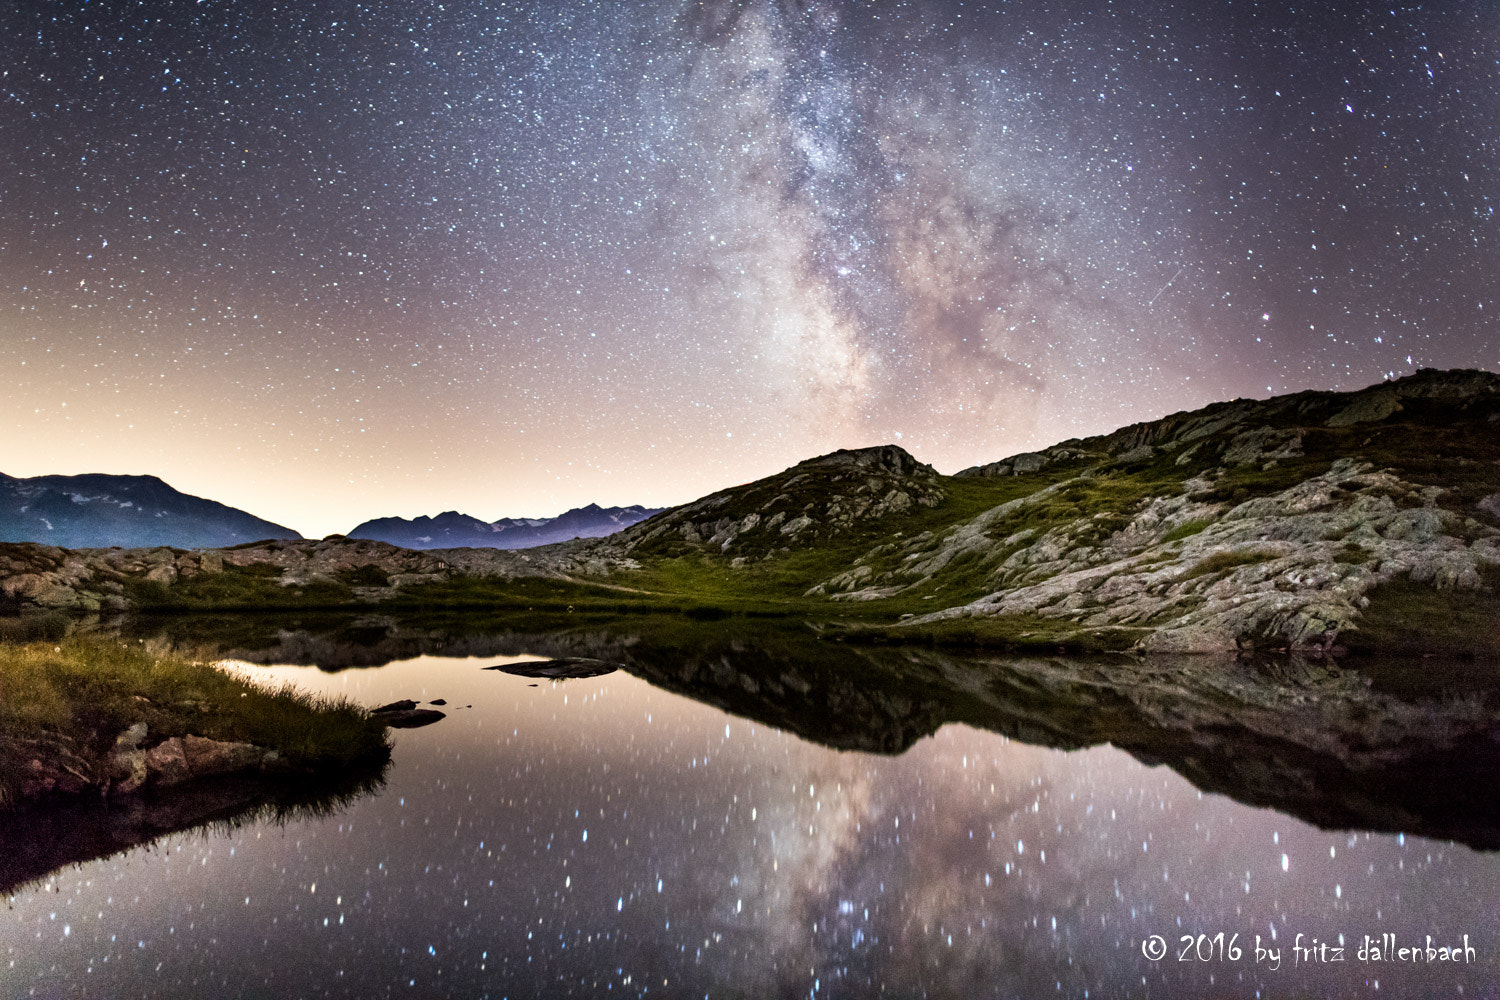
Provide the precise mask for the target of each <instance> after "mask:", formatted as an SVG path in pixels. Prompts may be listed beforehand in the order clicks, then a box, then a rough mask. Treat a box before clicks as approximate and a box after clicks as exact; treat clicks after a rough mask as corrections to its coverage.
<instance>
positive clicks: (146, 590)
mask: <svg viewBox="0 0 1500 1000" xmlns="http://www.w3.org/2000/svg"><path fill="white" fill-rule="evenodd" d="M365 568H369V569H374V567H365ZM282 572H283V570H282V569H281V567H279V566H273V565H271V564H270V563H251V564H250V565H248V566H235V565H225V567H224V569H223V571H222V572H219V573H199V574H197V575H195V576H192V577H188V578H185V579H184V578H180V577H179V578H178V579H177V580H175V581H173V582H172V583H170V584H165V583H159V582H157V581H155V580H141V579H135V578H126V579H124V580H122V581H121V583H122V584H123V586H124V588H125V595H126V597H127V598H128V599H129V600H130V601H131V604H132V606H133V607H135V608H136V609H138V610H140V611H168V610H184V611H214V610H223V609H228V608H246V609H250V608H254V609H287V608H334V607H339V606H342V605H346V604H352V603H354V591H353V589H352V588H351V586H350V585H349V583H347V582H344V581H337V582H335V581H332V580H327V581H314V582H312V583H306V584H297V585H293V586H285V585H283V584H282V583H281V580H280V577H281V575H282ZM353 572H355V573H359V572H360V570H355V571H353ZM376 572H378V570H377V571H376ZM381 575H382V576H383V575H384V574H381Z"/></svg>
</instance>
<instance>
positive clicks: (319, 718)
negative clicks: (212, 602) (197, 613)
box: [0, 638, 390, 805]
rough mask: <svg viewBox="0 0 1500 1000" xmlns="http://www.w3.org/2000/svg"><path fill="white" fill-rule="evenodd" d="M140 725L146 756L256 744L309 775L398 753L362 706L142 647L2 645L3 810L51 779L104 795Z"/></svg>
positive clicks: (88, 641)
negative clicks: (182, 743)
mask: <svg viewBox="0 0 1500 1000" xmlns="http://www.w3.org/2000/svg"><path fill="white" fill-rule="evenodd" d="M141 722H144V723H145V724H146V727H147V734H148V735H147V737H146V741H145V745H146V746H150V745H154V744H156V743H159V742H161V741H162V740H165V739H170V738H172V737H181V736H186V735H195V736H201V737H205V738H208V739H213V740H223V741H231V742H242V743H253V744H255V745H256V746H259V747H263V748H267V749H271V750H275V751H277V752H278V753H279V754H280V755H281V758H282V760H283V761H284V762H285V764H286V765H287V766H288V767H289V768H292V769H296V770H303V771H325V770H326V771H338V770H341V769H344V768H348V767H351V766H355V765H359V764H370V763H378V762H379V761H381V760H384V759H385V758H386V757H387V756H388V754H389V752H390V748H389V744H388V743H387V740H386V735H385V727H384V725H383V724H382V723H380V722H377V721H374V720H371V719H370V718H369V717H368V716H367V715H366V714H365V712H364V711H363V710H362V709H360V708H359V707H357V706H355V705H353V704H351V703H348V702H344V701H329V700H326V699H320V698H313V697H310V696H308V695H306V694H302V693H299V692H296V691H293V690H289V689H282V690H275V691H273V690H267V689H265V688H261V687H258V686H256V685H254V684H251V683H248V682H246V681H244V680H241V679H239V678H237V677H234V676H232V675H231V674H228V673H225V672H224V671H222V670H219V669H217V668H215V667H213V666H211V665H209V664H207V663H204V662H198V661H194V660H190V659H187V658H184V657H181V656H175V655H169V654H163V653H156V652H152V651H151V650H149V649H148V648H146V646H145V645H144V644H141V643H135V644H131V643H124V642H116V641H112V640H107V639H99V638H73V639H66V640H63V641H61V642H59V643H51V642H38V643H30V644H28V645H0V805H3V804H5V803H9V802H11V801H13V800H14V799H15V798H16V797H17V796H18V795H20V794H22V792H23V791H24V790H26V789H27V787H28V785H34V784H35V783H36V781H37V780H38V779H39V777H41V776H45V775H47V774H55V775H58V776H60V777H61V778H62V780H61V781H60V782H59V784H60V786H61V787H63V788H65V789H66V788H68V787H71V786H74V785H79V786H81V788H88V787H92V786H96V785H99V784H101V783H102V778H103V777H104V775H105V769H106V763H105V762H106V760H107V758H108V756H109V753H110V751H111V749H112V748H113V746H114V743H115V739H116V738H117V737H118V736H119V735H120V734H121V733H122V732H124V731H125V730H126V729H127V728H129V727H130V726H132V725H135V724H136V723H141Z"/></svg>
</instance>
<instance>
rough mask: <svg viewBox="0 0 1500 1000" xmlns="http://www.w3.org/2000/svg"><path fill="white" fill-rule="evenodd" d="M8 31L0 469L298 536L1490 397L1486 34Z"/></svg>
mask: <svg viewBox="0 0 1500 1000" xmlns="http://www.w3.org/2000/svg"><path fill="white" fill-rule="evenodd" d="M1097 6H1098V5H1096V7H1097ZM10 8H11V9H10V10H9V11H8V17H7V19H6V22H5V26H4V27H3V28H0V32H3V36H0V37H3V38H4V44H5V45H6V50H5V51H6V55H7V57H8V58H7V60H6V63H5V66H6V68H5V70H4V71H3V76H0V129H3V131H4V134H5V135H6V137H7V142H6V143H5V144H4V149H3V150H0V184H3V185H4V191H5V197H4V198H0V256H3V260H4V267H0V366H3V367H4V368H5V370H6V372H7V373H9V374H10V375H11V382H12V385H13V387H14V388H13V391H11V392H9V393H8V394H6V396H5V397H4V398H3V399H0V421H3V422H5V424H6V429H7V430H8V431H9V432H10V433H9V435H8V438H7V441H8V443H10V444H11V450H10V452H9V453H8V457H7V459H6V461H7V463H8V464H7V467H6V469H5V471H6V472H7V473H10V474H18V473H25V474H30V473H36V472H67V471H111V472H117V471H129V472H142V471H150V472H155V473H158V474H161V475H163V476H165V477H166V478H167V479H168V480H169V481H171V482H172V483H173V484H174V485H177V486H179V487H181V488H186V489H189V490H190V491H192V492H195V493H200V494H205V495H209V496H213V497H216V498H220V499H223V500H227V501H230V502H233V503H236V504H238V505H241V506H246V507H248V508H251V509H254V510H255V511H256V512H257V513H259V514H262V515H263V516H268V517H272V518H273V519H275V520H278V521H282V522H285V523H288V524H290V525H291V526H293V527H296V528H298V529H299V530H303V531H307V532H312V533H316V534H322V533H324V532H326V531H334V530H337V531H347V530H348V529H349V528H350V526H351V525H352V524H353V523H356V522H357V521H359V520H361V519H363V518H366V517H370V516H377V515H387V514H404V515H414V514H418V513H433V512H435V511H437V510H442V509H447V508H452V507H458V508H459V509H463V510H467V511H469V512H471V513H473V514H476V515H479V516H484V517H486V518H489V517H496V516H500V515H538V514H543V513H549V512H556V511H557V510H560V509H562V508H563V507H565V506H568V505H573V504H579V503H584V502H588V501H607V502H611V503H637V502H640V503H653V504H654V503H660V504H666V503H677V502H682V501H685V500H688V499H691V498H693V497H696V496H701V495H703V494H705V493H707V492H710V491H712V490H714V489H717V488H720V487H722V486H724V485H726V484H727V483H730V482H743V481H746V480H748V479H751V478H754V477H755V476H757V475H761V474H765V473H769V472H772V471H775V470H777V469H780V468H784V467H785V466H787V465H790V464H792V463H793V462H795V461H798V460H801V459H803V458H806V457H809V456H810V455H812V454H817V453H820V452H823V451H827V450H831V449H833V448H835V447H849V446H858V445H869V444H876V443H883V442H886V441H897V440H899V442H900V443H902V444H904V445H906V446H908V447H909V448H911V449H912V450H913V451H914V452H915V453H916V454H917V455H918V457H920V458H922V459H923V460H924V461H928V462H931V463H934V464H936V465H937V466H938V467H939V468H940V469H942V470H943V471H945V472H951V471H955V470H957V469H958V468H961V467H963V466H965V465H971V464H976V463H979V462H986V461H994V460H996V459H998V458H1001V457H1003V456H1005V455H1006V454H1008V453H1011V452H1014V451H1018V450H1023V449H1026V448H1030V447H1037V446H1043V445H1047V444H1052V443H1055V442H1056V441H1058V440H1060V439H1063V438H1066V437H1068V436H1070V435H1073V434H1078V433H1084V432H1101V431H1107V430H1111V429H1113V428H1114V427H1116V426H1118V425H1120V424H1123V423H1128V422H1130V421H1132V420H1140V419H1149V418H1152V417H1156V416H1160V415H1162V414H1164V413H1167V412H1171V411H1173V410H1177V409H1180V408H1184V407H1189V406H1193V405H1201V404H1204V403H1207V402H1210V401H1212V400H1215V399H1218V398H1223V397H1225V396H1231V395H1236V394H1246V395H1249V394H1256V395H1265V394H1267V393H1269V392H1271V391H1283V390H1287V389H1294V388H1302V387H1318V388H1335V387H1339V388H1354V387H1357V386H1363V385H1365V384H1368V383H1370V382H1373V381H1376V380H1378V379H1379V378H1381V377H1383V376H1386V375H1388V374H1401V373H1406V372H1409V371H1410V370H1412V368H1413V367H1415V366H1420V365H1430V366H1437V367H1451V366H1459V365H1463V366H1480V367H1490V368H1495V367H1500V356H1497V354H1496V345H1497V344H1500V337H1496V336H1495V328H1494V319H1493V317H1494V316H1495V315H1496V313H1497V311H1500V301H1497V300H1496V299H1495V295H1494V292H1495V282H1494V278H1493V275H1495V274H1496V273H1500V259H1497V256H1496V254H1497V247H1500V243H1497V242H1496V241H1495V240H1493V239H1492V238H1491V235H1490V234H1491V233H1492V230H1493V227H1494V222H1495V207H1496V206H1495V198H1496V187H1495V181H1496V178H1497V176H1500V172H1497V160H1496V156H1497V150H1500V147H1497V145H1496V143H1495V141H1494V136H1495V134H1496V117H1495V115H1496V109H1497V108H1500V89H1497V87H1500V83H1497V81H1500V77H1497V75H1496V74H1495V72H1494V59H1493V48H1494V40H1495V38H1497V37H1500V14H1497V12H1496V11H1495V9H1494V8H1493V5H1484V4H1473V3H1471V4H1466V5H1462V9H1461V10H1455V11H1447V10H1444V11H1437V10H1426V9H1421V8H1411V7H1406V8H1399V9H1386V8H1380V9H1375V8H1371V9H1370V10H1368V11H1356V10H1351V9H1348V8H1347V5H1328V4H1323V5H1313V6H1311V7H1307V8H1305V9H1304V8H1297V9H1293V8H1288V7H1286V6H1285V5H1275V4H1203V3H1188V2H1163V3H1154V4H1148V5H1140V4H1137V5H1130V4H1113V5H1104V6H1103V7H1099V9H1093V8H1089V9H1088V10H1086V11H1085V10H1084V8H1082V7H1078V5H1067V4H1057V3H1041V2H1039V0H1030V2H1018V3H1008V4H1004V5H993V6H991V5H985V4H976V3H958V2H937V0H930V2H928V0H915V2H902V3H889V4H887V3H879V4H847V3H834V2H830V0H795V2H794V0H705V2H683V0H656V2H646V3H631V4H617V5H608V6H601V5H595V4H585V3H581V2H557V3H535V2H530V3H519V4H518V3H515V2H506V3H501V2H499V0H474V2H471V3H463V4H447V5H434V4H423V5H411V4H377V5H370V4H361V3H356V2H355V0H307V2H299V3H296V4H280V5H274V6H272V7H266V6H265V5H252V4H189V5H182V4H165V3H159V2H156V0H148V2H146V3H144V4H134V5H122V4H104V3H94V4H65V5H58V4H55V3H50V2H42V0H22V2H20V3H16V4H11V5H10ZM288 483H292V484H295V487H294V488H291V489H288V486H287V484H288Z"/></svg>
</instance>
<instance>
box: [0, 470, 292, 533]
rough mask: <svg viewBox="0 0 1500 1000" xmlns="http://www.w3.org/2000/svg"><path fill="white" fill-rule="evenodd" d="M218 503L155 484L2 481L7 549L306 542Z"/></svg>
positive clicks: (115, 479) (123, 479)
mask: <svg viewBox="0 0 1500 1000" xmlns="http://www.w3.org/2000/svg"><path fill="white" fill-rule="evenodd" d="M301 537H302V536H301V535H299V534H298V533H297V532H295V531H293V530H292V529H291V528H288V527H284V526H283V525H280V524H274V523H272V522H270V521H266V520H263V519H261V518H258V517H256V516H254V515H253V514H247V513H245V512H244V511H242V510H238V509H236V508H234V507H229V506H227V505H225V504H222V503H218V502H216V501H213V500H205V499H203V498H202V497H195V496H189V495H188V494H186V493H181V492H179V491H177V490H174V489H173V488H172V487H170V486H168V485H167V484H166V483H164V482H162V481H161V480H160V479H158V478H156V477H155V476H109V475H102V474H91V475H82V476H34V477H32V478H30V479H17V478H16V477H14V476H7V475H5V474H4V473H0V541H4V542H42V543H44V544H47V545H58V546H61V547H63V548H70V549H86V548H106V547H108V546H111V545H119V546H122V547H124V548H148V547H152V546H158V545H172V546H176V547H178V548H184V549H204V548H220V547H223V546H226V545H239V544H241V543H242V542H254V541H260V540H261V539H266V538H301Z"/></svg>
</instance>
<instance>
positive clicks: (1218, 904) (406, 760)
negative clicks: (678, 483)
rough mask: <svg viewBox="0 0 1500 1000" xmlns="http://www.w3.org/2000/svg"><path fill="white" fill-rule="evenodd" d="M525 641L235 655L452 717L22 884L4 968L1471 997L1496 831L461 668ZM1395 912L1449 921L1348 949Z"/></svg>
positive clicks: (94, 989) (370, 981) (506, 986)
mask: <svg viewBox="0 0 1500 1000" xmlns="http://www.w3.org/2000/svg"><path fill="white" fill-rule="evenodd" d="M527 658H528V657H526V656H495V655H491V656H471V657H439V656H430V655H426V656H416V657H413V658H409V659H404V660H398V661H395V662H391V663H388V664H385V665H383V666H375V667H367V668H363V669H353V670H343V671H340V672H325V671H320V670H318V669H316V668H314V667H309V666H290V665H274V664H273V665H264V664H249V663H243V662H242V663H237V664H235V665H234V666H233V669H237V670H240V671H243V672H244V673H246V674H247V675H249V676H252V677H255V678H258V679H261V680H263V681H266V682H268V683H280V682H284V681H290V682H292V683H295V684H296V685H298V686H299V687H302V688H304V689H308V690H313V691H319V692H326V693H332V694H341V695H347V696H349V697H351V698H353V699H355V700H357V701H359V702H361V703H364V704H367V705H376V704H381V703H384V702H387V701H392V700H396V699H400V698H413V699H417V700H422V701H431V700H433V699H439V698H441V699H444V700H445V701H446V702H447V705H446V706H445V710H446V711H447V712H448V717H447V718H445V719H443V720H442V721H440V722H438V723H437V724H435V725H432V726H429V727H427V728H424V729H416V730H407V731H397V732H395V733H394V736H395V752H394V764H393V766H392V768H391V770H390V772H389V774H388V776H387V782H386V784H385V786H384V787H383V788H382V789H380V790H379V791H378V792H376V793H375V794H372V795H366V796H364V797H362V798H359V799H358V800H356V801H354V802H353V803H352V804H350V805H348V806H347V807H346V808H344V809H342V810H341V811H339V812H337V813H336V814H335V815H331V816H326V817H321V818H319V817H302V818H297V819H293V820H290V821H287V822H284V823H277V822H275V821H272V820H269V819H257V820H251V821H248V822H246V823H245V824H243V825H241V826H239V827H237V828H233V829H217V830H212V831H208V832H205V831H196V832H189V833H180V834H174V835H171V836H168V837H165V838H163V839H161V840H158V841H157V842H156V843H155V844H153V845H151V846H150V847H142V848H135V849H131V850H129V851H127V852H125V853H123V854H118V855H116V856H114V857H109V858H105V859H102V860H97V861H91V862H87V863H84V864H81V865H78V866H75V867H70V868H67V869H64V870H62V871H59V872H56V873H54V874H53V875H52V876H50V877H49V878H47V879H46V880H45V881H44V882H42V883H38V884H33V885H30V886H27V887H24V888H22V889H19V890H16V891H15V894H14V895H12V896H11V897H9V898H8V900H7V906H6V909H5V911H4V912H3V913H0V996H5V997H12V996H16V997H23V996H38V997H130V996H142V997H160V996H168V997H177V996H182V997H346V996H347V997H376V996H410V997H541V996H545V997H557V996H662V997H739V996H744V997H840V996H848V997H862V996H875V995H885V996H898V997H1026V998H1034V997H1046V996H1061V997H1124V996H1132V997H1200V996H1207V995H1213V996H1226V997H1283V996H1289V995H1315V996H1323V997H1333V996H1372V997H1373V996H1395V997H1409V996H1473V997H1495V996H1500V965H1497V947H1500V906H1497V905H1496V901H1497V900H1500V855H1497V854H1494V853H1489V852H1485V851H1479V850H1475V849H1472V848H1470V847H1466V846H1462V845H1461V844H1458V843H1455V842H1452V841H1448V840H1440V839H1426V838H1423V837H1419V836H1414V835H1405V834H1402V833H1399V832H1396V833H1393V832H1385V833H1371V832H1360V831H1358V830H1354V831H1349V830H1337V831H1330V830H1324V829H1318V828H1317V827H1315V826H1313V825H1310V824H1309V823H1307V822H1304V821H1302V820H1300V819H1295V818H1292V817H1290V816H1288V815H1287V814H1285V813H1282V812H1278V811H1275V810H1272V809H1266V808H1255V807H1252V806H1249V805H1243V804H1240V803H1239V802H1237V801H1235V800H1234V799H1232V798H1229V797H1226V796H1224V795H1219V794H1213V793H1205V792H1202V791H1200V790H1198V789H1197V788H1196V787H1195V786H1194V785H1193V784H1191V783H1189V781H1188V780H1186V779H1185V778H1184V777H1182V776H1180V775H1179V774H1178V773H1177V772H1176V771H1174V770H1172V769H1170V768H1168V767H1165V766H1155V767H1152V766H1147V765H1146V764H1144V763H1142V762H1141V761H1140V760H1139V759H1137V757H1135V756H1132V755H1131V754H1129V753H1126V752H1125V751H1123V750H1120V749H1116V748H1115V747H1113V746H1110V745H1100V746H1093V747H1089V748H1085V749H1076V750H1062V749H1050V748H1046V747H1041V746H1033V745H1028V744H1027V743H1024V742H1021V741H1018V740H1015V739H1011V738H1008V737H1007V736H1004V735H1000V734H999V733H997V732H994V731H987V730H985V729H981V728H974V727H971V726H969V725H965V724H962V723H954V722H951V721H950V722H945V723H942V724H940V725H938V726H937V728H936V731H935V732H932V733H930V734H918V735H916V736H913V737H912V738H911V740H910V741H902V742H903V743H904V742H910V745H909V746H897V747H895V748H893V750H895V751H898V752H892V753H874V752H868V751H862V750H849V749H834V748H832V747H830V746H827V745H823V744H821V743H819V742H814V741H811V740H808V739H804V738H802V737H799V736H797V735H793V734H791V733H789V732H787V731H784V730H783V729H780V728H777V727H775V726H772V725H769V724H766V723H765V722H755V721H751V720H748V719H746V718H744V717H743V716H740V715H734V714H730V713H728V712H726V711H723V710H721V709H720V708H717V707H714V706H713V705H709V704H705V703H702V702H699V701H695V700H692V699H689V698H688V697H685V696H683V695H682V694H678V693H673V692H672V691H669V690H666V689H664V688H663V687H661V686H658V685H653V684H651V683H648V682H647V681H646V680H643V679H640V678H638V677H636V676H632V675H631V674H629V673H626V672H624V671H617V672H614V673H610V674H608V675H605V676H601V677H595V678H587V679H575V680H568V681H560V682H554V681H546V680H541V681H538V680H533V679H528V678H525V677H521V676H513V675H511V674H508V673H505V672H503V671H487V670H484V669H482V668H483V667H486V666H492V665H495V664H499V663H507V662H517V661H521V660H525V659H527ZM823 710H826V711H827V712H829V713H830V715H836V714H837V713H838V711H839V710H838V706H837V705H836V704H831V705H825V706H824V708H823ZM826 723H827V726H828V728H829V731H830V732H837V731H838V730H839V725H840V720H839V719H836V718H832V717H830V718H828V719H827V720H826ZM1272 779H1273V780H1274V775H1273V776H1272ZM1476 792H1478V793H1479V794H1483V795H1486V796H1493V794H1494V786H1493V785H1491V786H1490V787H1489V788H1488V789H1487V790H1483V791H1480V790H1478V789H1476ZM1221 933H1222V934H1223V938H1222V939H1218V938H1215V937H1214V936H1215V935H1219V934H1221ZM1199 934H1203V935H1208V936H1209V937H1208V938H1207V939H1206V940H1205V941H1200V940H1199V939H1197V937H1196V935H1199ZM1391 934H1394V935H1395V939H1394V940H1395V944H1396V946H1397V948H1401V947H1406V946H1413V945H1422V946H1425V945H1426V943H1427V936H1428V935H1431V938H1432V943H1433V944H1434V946H1443V945H1454V944H1457V945H1458V946H1460V948H1462V946H1463V945H1464V943H1465V939H1466V936H1467V943H1468V945H1469V946H1470V947H1471V948H1472V951H1471V952H1467V951H1461V952H1460V955H1459V960H1458V961H1456V962H1453V961H1448V962H1442V961H1437V960H1433V961H1428V957H1427V953H1426V951H1425V950H1424V951H1423V952H1422V954H1421V958H1420V960H1419V961H1412V960H1411V956H1410V955H1409V954H1408V955H1407V960H1406V961H1404V962H1403V961H1401V960H1399V959H1397V958H1395V956H1392V959H1394V960H1384V959H1385V958H1386V956H1385V955H1381V958H1382V959H1383V960H1382V961H1378V962H1377V961H1373V960H1371V955H1370V952H1369V950H1368V948H1366V949H1365V952H1364V959H1363V960H1361V958H1360V952H1361V946H1362V945H1364V944H1365V943H1366V942H1365V939H1366V937H1367V936H1368V938H1369V939H1370V940H1369V944H1370V945H1373V946H1374V947H1376V948H1378V949H1384V948H1385V947H1386V945H1387V944H1389V943H1390V942H1391V940H1392V939H1391V938H1389V937H1383V936H1382V935H1391ZM1153 935H1159V936H1160V939H1161V941H1162V942H1163V944H1162V945H1160V946H1159V945H1157V944H1156V942H1155V941H1154V940H1153ZM1184 935H1192V936H1194V937H1192V938H1191V942H1192V945H1193V947H1192V948H1191V949H1190V950H1189V951H1188V953H1187V956H1186V957H1187V958H1188V959H1190V960H1187V961H1183V960H1179V953H1180V952H1182V951H1183V948H1184V945H1183V943H1182V941H1183V937H1184ZM1299 945H1300V946H1301V949H1302V950H1297V949H1298V947H1299ZM1325 945H1327V946H1328V947H1327V948H1324V946H1325ZM1159 947H1164V948H1165V954H1164V956H1163V957H1160V958H1159V959H1156V960H1153V958H1155V957H1156V956H1155V955H1154V954H1151V953H1152V952H1154V951H1155V950H1156V949H1158V948H1159ZM1337 948H1342V952H1341V953H1337V952H1335V950H1334V949H1337ZM1336 955H1337V956H1338V957H1341V958H1342V959H1343V961H1334V960H1333V959H1334V958H1335V956H1336Z"/></svg>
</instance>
